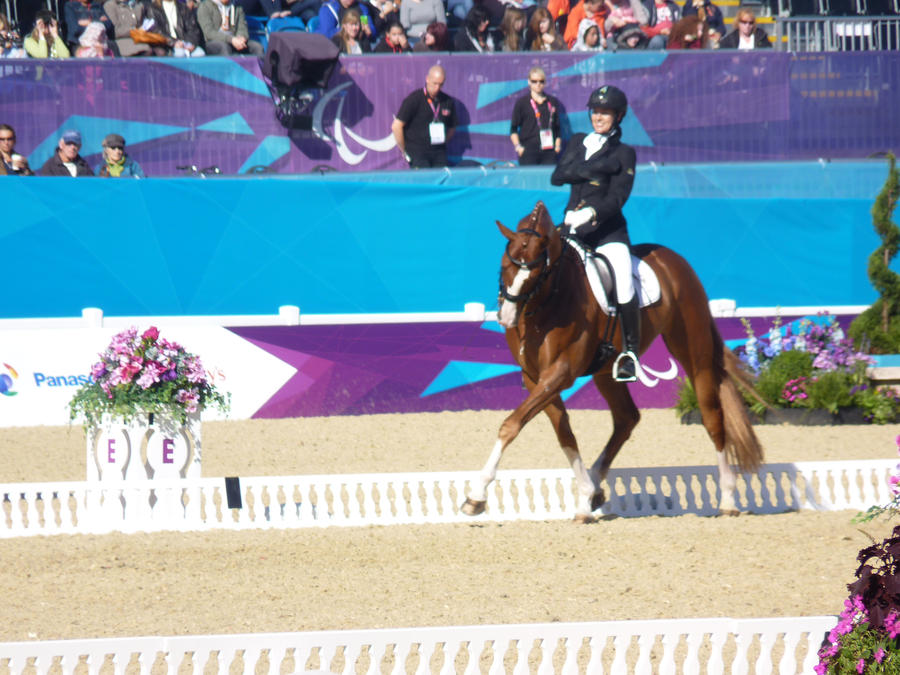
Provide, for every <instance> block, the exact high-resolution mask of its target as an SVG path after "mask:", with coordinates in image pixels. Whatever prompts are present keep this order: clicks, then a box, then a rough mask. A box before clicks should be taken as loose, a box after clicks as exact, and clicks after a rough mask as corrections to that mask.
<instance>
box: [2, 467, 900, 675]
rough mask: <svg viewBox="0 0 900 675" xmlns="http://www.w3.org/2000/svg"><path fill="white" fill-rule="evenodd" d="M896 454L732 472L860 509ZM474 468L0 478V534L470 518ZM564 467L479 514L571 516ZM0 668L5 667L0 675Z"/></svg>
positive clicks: (689, 476) (747, 504) (752, 483)
mask: <svg viewBox="0 0 900 675" xmlns="http://www.w3.org/2000/svg"><path fill="white" fill-rule="evenodd" d="M895 466H896V461H894V460H865V461H831V462H797V463H783V464H766V465H764V466H763V467H762V468H761V469H760V470H759V472H757V473H755V474H745V475H743V476H740V477H739V478H738V487H737V495H736V497H737V503H738V504H739V506H740V508H741V509H742V510H743V511H747V512H750V513H757V514H771V513H783V512H787V511H797V510H801V509H813V510H818V511H836V510H844V509H855V510H860V511H862V510H865V509H867V508H869V507H870V506H872V505H875V504H884V503H887V502H888V501H889V500H890V485H889V478H890V476H891V473H892V470H893V469H894V468H895ZM477 476H478V474H477V472H474V471H469V472H438V473H389V474H387V473H386V474H355V475H354V474H344V475H319V476H262V477H251V478H237V477H232V478H194V479H184V480H177V481H153V480H144V481H127V482H124V481H119V482H109V481H101V482H55V483H6V484H0V499H2V502H0V505H2V511H0V539H3V538H13V537H27V536H37V535H50V534H104V533H110V532H126V533H128V532H161V531H198V530H214V529H231V530H243V529H287V528H304V527H334V526H345V527H347V526H367V525H395V524H425V523H456V522H465V523H471V522H473V518H472V517H470V516H466V515H464V514H463V513H461V512H460V510H459V507H460V504H461V503H462V501H463V500H464V498H465V495H466V493H467V492H468V488H469V485H470V484H471V482H472V481H473V480H475V479H476V478H477ZM604 488H605V490H606V493H607V503H606V504H605V505H604V506H603V509H602V512H603V513H604V514H615V515H618V516H624V517H638V516H649V515H662V516H677V515H683V514H696V515H701V516H710V515H715V514H716V513H717V509H718V503H719V494H718V468H717V467H712V466H678V467H661V468H633V469H613V470H611V471H610V473H609V476H608V477H607V480H606V483H605V485H604ZM575 507H576V493H575V481H574V478H573V474H572V472H571V471H570V470H568V469H546V470H516V471H499V472H498V473H497V479H496V481H495V483H493V484H492V486H491V488H490V490H489V493H488V500H487V510H486V512H485V513H484V514H482V515H480V516H477V519H481V520H488V521H512V520H554V519H567V518H571V517H572V516H573V515H574V512H575ZM0 675H2V673H0Z"/></svg>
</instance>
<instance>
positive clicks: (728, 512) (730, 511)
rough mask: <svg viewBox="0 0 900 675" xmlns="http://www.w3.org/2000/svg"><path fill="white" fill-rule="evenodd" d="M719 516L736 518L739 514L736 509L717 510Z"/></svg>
mask: <svg viewBox="0 0 900 675" xmlns="http://www.w3.org/2000/svg"><path fill="white" fill-rule="evenodd" d="M719 515H720V516H730V517H732V518H736V517H737V516H739V515H741V512H740V511H738V510H737V509H719Z"/></svg>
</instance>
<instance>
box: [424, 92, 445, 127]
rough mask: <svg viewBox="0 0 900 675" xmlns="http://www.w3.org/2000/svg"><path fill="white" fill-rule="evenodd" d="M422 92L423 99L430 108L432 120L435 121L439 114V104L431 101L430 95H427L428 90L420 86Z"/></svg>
mask: <svg viewBox="0 0 900 675" xmlns="http://www.w3.org/2000/svg"><path fill="white" fill-rule="evenodd" d="M422 93H423V94H425V100H426V101H428V106H429V107H430V108H431V112H432V113H433V114H434V120H433V121H435V122H437V121H438V117H439V116H440V115H439V113H440V111H441V106H440V105H435V104H434V103H432V102H431V97H430V96H429V95H428V90H427V89H425V88H424V87H423V88H422Z"/></svg>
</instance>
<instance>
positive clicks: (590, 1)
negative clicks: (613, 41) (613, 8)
mask: <svg viewBox="0 0 900 675" xmlns="http://www.w3.org/2000/svg"><path fill="white" fill-rule="evenodd" d="M606 12H607V9H606V6H605V5H604V4H603V0H581V2H579V3H578V4H577V5H575V6H574V7H573V8H572V10H571V11H570V12H569V16H568V19H567V20H566V32H565V33H563V39H564V40H565V41H566V44H567V45H568V46H569V48H570V49H572V47H573V46H574V45H575V41H576V40H577V39H578V36H579V35H580V34H581V33H583V32H584V31H583V30H580V24H581V20H582V19H590V20H591V21H593V22H594V23H596V24H597V25H598V26H599V27H600V37H601V40H600V47H601V48H603V49H605V48H606V32H605V30H604V26H605V22H606Z"/></svg>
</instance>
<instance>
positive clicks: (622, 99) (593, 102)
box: [587, 84, 628, 122]
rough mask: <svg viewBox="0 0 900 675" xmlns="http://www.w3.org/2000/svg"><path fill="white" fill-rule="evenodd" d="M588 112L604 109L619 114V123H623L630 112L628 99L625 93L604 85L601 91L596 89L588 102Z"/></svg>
mask: <svg viewBox="0 0 900 675" xmlns="http://www.w3.org/2000/svg"><path fill="white" fill-rule="evenodd" d="M587 107H588V110H593V109H594V108H604V109H606V110H613V111H615V112H617V113H619V119H618V121H619V122H621V121H622V119H623V118H624V117H625V113H627V112H628V97H627V96H625V92H624V91H622V90H621V89H619V88H618V87H614V86H612V85H610V84H604V85H603V86H602V87H600V88H599V89H594V91H592V92H591V96H590V98H589V99H588V102H587Z"/></svg>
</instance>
